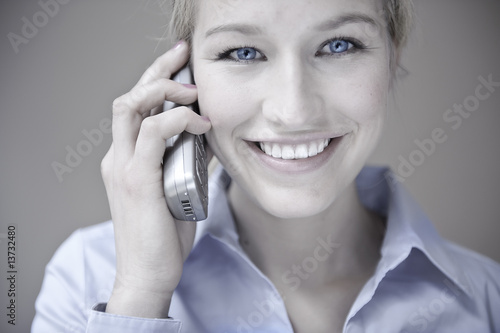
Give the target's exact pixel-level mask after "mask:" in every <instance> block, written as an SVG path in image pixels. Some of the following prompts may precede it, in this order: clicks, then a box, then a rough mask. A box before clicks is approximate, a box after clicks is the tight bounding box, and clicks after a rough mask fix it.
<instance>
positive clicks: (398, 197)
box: [356, 167, 471, 296]
mask: <svg viewBox="0 0 500 333" xmlns="http://www.w3.org/2000/svg"><path fill="white" fill-rule="evenodd" d="M356 183H357V187H358V194H359V198H360V200H361V202H362V203H363V205H364V206H365V207H367V208H368V209H371V210H373V211H375V212H377V213H379V214H381V215H382V216H385V217H386V218H387V219H386V220H387V229H386V233H385V237H384V241H383V244H382V249H381V260H380V263H379V265H378V269H377V272H376V273H375V275H377V274H379V275H380V277H383V276H384V275H385V274H386V273H387V272H388V270H390V269H393V268H395V267H397V266H398V265H399V264H400V263H401V262H403V261H404V260H405V259H406V258H407V257H408V255H409V254H410V252H411V250H412V249H418V250H420V251H421V252H422V253H424V254H425V256H426V257H427V258H428V259H429V261H430V262H431V263H432V264H433V265H434V266H436V267H437V268H438V269H439V270H440V271H441V272H442V273H443V274H444V275H445V276H446V277H447V278H448V279H450V280H451V281H452V282H453V283H454V284H455V285H456V286H458V287H459V288H460V289H462V291H464V292H465V293H467V294H468V295H469V296H470V295H471V288H470V282H469V280H468V278H467V276H466V275H465V274H464V272H463V270H462V269H461V267H460V261H459V260H460V259H459V258H457V257H455V256H454V255H453V254H452V252H451V251H449V249H448V246H449V244H448V243H447V242H446V241H445V240H443V239H442V238H441V237H440V236H439V234H438V233H437V231H436V229H435V228H434V226H433V225H432V222H431V221H430V220H429V218H428V217H427V216H426V215H425V213H424V212H423V211H422V209H421V208H420V207H419V206H418V204H417V203H416V202H415V200H414V199H413V198H412V197H411V195H410V194H409V192H408V191H407V190H406V189H405V188H404V187H403V186H402V184H401V182H399V181H398V180H397V177H396V176H395V175H394V174H393V173H392V172H391V171H390V170H389V169H388V168H382V167H365V168H364V169H363V170H362V171H361V172H360V174H359V175H358V177H357V178H356Z"/></svg>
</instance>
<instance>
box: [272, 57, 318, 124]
mask: <svg viewBox="0 0 500 333" xmlns="http://www.w3.org/2000/svg"><path fill="white" fill-rule="evenodd" d="M268 73H269V74H268V76H267V77H266V80H265V81H266V83H265V84H264V87H263V88H264V89H265V98H264V99H263V101H262V113H263V115H264V117H265V119H266V120H267V121H269V122H270V123H272V125H273V126H275V127H277V128H279V129H283V130H307V129H309V128H316V127H318V125H319V124H321V122H322V115H323V114H324V103H323V99H322V97H321V96H320V93H319V91H321V89H315V76H317V73H314V69H312V68H308V65H307V64H304V63H303V62H302V61H301V60H300V59H287V61H280V63H279V64H275V65H274V66H273V68H272V69H271V70H270V71H269V72H268Z"/></svg>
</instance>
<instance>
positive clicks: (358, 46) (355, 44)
mask: <svg viewBox="0 0 500 333" xmlns="http://www.w3.org/2000/svg"><path fill="white" fill-rule="evenodd" d="M336 40H338V41H345V42H348V43H349V44H351V45H352V47H350V48H349V49H347V50H346V51H345V52H342V53H333V52H331V53H330V52H328V53H322V52H321V50H323V49H324V48H325V46H327V45H328V44H330V43H331V42H333V41H336ZM366 49H368V47H367V46H366V45H365V44H364V43H362V42H361V41H360V40H358V39H355V38H351V37H345V36H336V37H333V38H330V39H329V40H327V41H326V42H324V43H323V44H321V46H320V48H319V51H317V52H316V54H315V55H316V56H326V57H337V58H338V57H343V56H346V55H349V54H353V53H357V52H360V51H364V50H366Z"/></svg>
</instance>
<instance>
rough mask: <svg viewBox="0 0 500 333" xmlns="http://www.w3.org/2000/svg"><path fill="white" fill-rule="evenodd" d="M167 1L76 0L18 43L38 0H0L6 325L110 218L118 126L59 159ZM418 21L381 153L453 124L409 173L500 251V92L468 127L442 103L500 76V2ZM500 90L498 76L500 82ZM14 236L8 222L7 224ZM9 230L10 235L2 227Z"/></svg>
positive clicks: (145, 51)
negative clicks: (87, 233)
mask: <svg viewBox="0 0 500 333" xmlns="http://www.w3.org/2000/svg"><path fill="white" fill-rule="evenodd" d="M162 2H164V1H139V0H135V1H134V0H113V1H111V0H106V1H89V0H88V1H77V0H73V1H70V2H69V3H68V4H64V5H61V6H60V8H59V12H58V13H57V14H56V15H54V17H50V18H49V20H48V22H47V24H46V25H44V26H43V27H40V28H39V31H38V32H37V34H36V35H35V36H34V37H33V38H31V39H29V41H28V43H27V44H21V45H20V46H19V52H18V53H15V52H14V50H13V47H12V46H11V44H10V42H9V40H8V38H7V34H8V33H9V32H13V33H16V34H18V35H20V34H21V28H22V26H23V21H22V17H26V18H28V19H29V20H30V21H31V22H33V20H32V18H33V15H35V14H36V13H37V12H39V11H40V10H41V7H40V6H39V4H38V2H37V1H20V0H2V2H1V4H0V32H1V41H0V57H1V58H0V64H1V72H0V78H1V90H0V153H1V155H0V233H4V234H5V233H6V230H7V225H9V224H16V226H17V243H16V250H17V263H16V264H17V268H18V272H19V273H18V276H17V292H18V293H17V300H16V301H17V304H18V308H17V325H16V326H15V327H12V326H10V325H7V317H6V316H5V314H4V312H6V310H5V309H6V306H7V302H8V297H7V291H6V283H5V281H6V275H7V273H6V271H7V268H6V260H7V259H6V257H7V256H6V250H7V246H6V245H7V243H6V242H5V238H3V239H1V238H0V241H1V242H0V248H1V251H0V253H1V255H0V269H1V271H0V281H1V285H0V308H1V309H4V310H1V313H0V331H2V332H27V331H29V326H30V323H31V320H32V318H33V315H34V308H33V303H34V300H35V297H36V295H37V293H38V291H39V289H40V285H41V282H42V277H43V271H44V267H45V265H46V264H47V262H48V260H49V259H50V257H51V256H52V254H53V252H54V251H55V250H56V248H57V247H58V246H59V244H60V243H61V242H62V241H63V240H64V239H65V238H66V237H68V235H69V234H70V233H71V232H72V231H73V230H75V229H76V228H79V227H83V226H86V225H90V224H94V223H98V222H100V221H104V220H107V219H109V217H110V215H109V211H108V207H107V201H106V196H105V191H104V187H103V185H102V182H101V179H100V174H99V164H100V160H101V158H102V157H103V156H104V154H105V152H106V150H107V148H108V146H109V144H110V142H111V135H110V134H106V133H104V134H103V141H102V142H101V143H99V144H96V145H93V146H92V152H91V153H90V154H89V155H88V156H86V157H83V160H82V161H81V163H80V164H79V165H78V166H77V167H75V168H72V169H73V171H72V172H71V173H66V174H64V175H63V181H62V182H59V180H58V178H57V177H56V175H55V173H54V171H53V169H52V167H51V163H52V162H54V161H57V162H60V163H63V164H66V163H65V161H64V159H65V156H66V146H70V147H72V148H73V149H76V147H77V146H78V144H81V142H82V141H83V140H85V136H84V134H83V133H82V131H84V130H88V131H90V130H92V129H96V128H99V123H100V121H101V120H102V119H105V118H107V119H110V118H111V103H112V101H113V99H114V98H115V97H117V96H119V95H120V94H122V93H125V92H126V91H127V90H128V89H129V88H130V87H131V86H132V85H133V84H134V83H135V81H136V80H137V79H138V78H139V76H140V75H141V73H142V72H143V71H144V69H146V68H147V66H148V65H149V64H150V63H151V62H152V61H153V60H154V59H155V58H156V57H157V56H159V55H160V54H161V53H162V52H164V50H165V49H166V48H167V43H166V42H163V43H158V41H157V40H156V39H155V38H157V37H161V36H162V34H163V32H164V30H165V24H166V22H167V21H166V19H165V16H164V15H162V14H161V11H160V9H159V6H158V5H159V4H160V3H162ZM416 7H417V15H418V22H417V29H416V30H415V33H414V34H413V37H412V39H411V45H410V47H409V49H408V51H407V52H406V54H405V55H404V58H403V65H404V66H405V67H406V69H407V70H408V72H409V73H408V75H406V76H405V77H402V78H401V79H400V81H399V82H398V83H397V85H396V91H395V96H394V98H393V102H392V105H391V109H390V111H389V112H390V121H389V124H388V127H387V129H386V132H385V136H384V137H383V139H382V142H381V144H380V147H379V149H378V150H377V152H376V153H375V154H374V156H373V157H372V159H371V161H372V162H373V163H376V164H385V165H390V166H392V167H393V168H395V169H397V168H398V166H399V165H400V160H399V158H400V156H402V157H404V158H406V159H408V158H409V156H410V154H412V152H414V151H415V150H416V149H418V147H417V146H416V144H415V143H414V140H415V139H419V140H423V139H426V138H430V137H431V132H432V130H434V129H435V128H442V129H443V130H444V131H445V133H446V135H447V136H448V139H447V141H446V142H444V143H442V144H438V145H437V147H436V151H435V152H434V153H433V154H430V156H426V157H425V160H424V161H423V164H422V165H420V166H418V167H416V168H415V170H414V172H413V173H412V175H411V176H409V177H407V178H406V180H405V186H407V187H408V188H409V190H410V191H411V192H412V194H413V195H414V196H415V197H416V199H417V200H418V201H419V202H420V203H421V205H422V207H423V208H424V210H425V211H426V212H427V214H428V215H429V216H430V217H431V218H432V220H433V221H434V223H435V225H436V227H437V229H438V230H439V232H440V233H441V234H442V235H443V236H445V237H447V238H449V239H451V240H453V241H455V242H457V243H459V244H462V245H464V246H467V247H469V248H472V249H474V250H476V251H478V252H480V253H483V254H486V255H488V256H490V257H492V258H494V259H495V260H497V261H500V242H499V241H498V239H497V237H498V235H499V231H500V226H499V223H498V222H499V215H500V214H499V210H498V206H499V204H500V200H499V195H498V191H499V188H500V180H499V177H498V176H497V171H498V170H499V169H500V158H499V157H500V149H499V148H498V143H499V142H500V140H499V139H500V131H499V130H498V128H497V127H498V124H500V114H499V105H500V91H497V92H495V93H494V94H493V95H492V96H491V97H490V98H489V99H487V100H486V101H483V102H481V104H480V106H479V109H478V110H477V111H475V112H474V113H473V114H472V115H471V116H470V117H469V118H468V119H464V120H463V123H462V126H461V127H460V128H459V129H456V130H453V129H452V128H451V126H450V124H448V123H445V122H444V120H443V114H444V113H445V112H446V110H447V109H449V108H452V107H453V105H454V104H461V103H463V101H464V100H465V98H466V97H467V96H469V95H473V94H474V91H475V88H476V86H477V85H478V84H479V82H478V77H479V76H480V75H482V76H483V77H487V76H488V75H489V74H492V75H493V79H494V80H495V81H497V82H498V81H500V66H499V64H498V59H500V43H498V38H499V33H500V24H499V21H498V16H499V14H500V2H498V1H493V0H481V1H466V0H460V1H459V0H432V1H431V0H428V1H417V3H416ZM499 90H500V89H499ZM1 236H2V235H1V234H0V237H1ZM3 236H5V235H3Z"/></svg>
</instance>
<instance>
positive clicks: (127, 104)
mask: <svg viewBox="0 0 500 333" xmlns="http://www.w3.org/2000/svg"><path fill="white" fill-rule="evenodd" d="M130 109H131V101H130V98H129V97H128V94H125V95H122V96H120V97H118V98H116V99H115V100H114V101H113V116H122V115H124V114H126V113H128V112H129V110H130Z"/></svg>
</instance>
